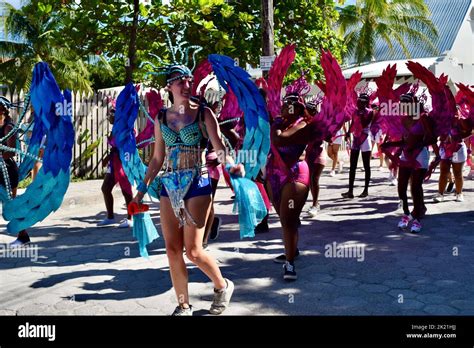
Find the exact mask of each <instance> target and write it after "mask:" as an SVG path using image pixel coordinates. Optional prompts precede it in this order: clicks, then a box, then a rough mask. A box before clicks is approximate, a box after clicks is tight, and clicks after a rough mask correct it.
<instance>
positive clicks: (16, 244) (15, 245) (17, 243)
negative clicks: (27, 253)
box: [8, 239, 29, 249]
mask: <svg viewBox="0 0 474 348" xmlns="http://www.w3.org/2000/svg"><path fill="white" fill-rule="evenodd" d="M28 243H29V242H22V241H21V240H19V239H15V240H14V241H13V242H11V243H10V244H9V245H8V246H9V247H10V248H11V249H15V248H20V247H22V246H23V245H26V244H28Z"/></svg>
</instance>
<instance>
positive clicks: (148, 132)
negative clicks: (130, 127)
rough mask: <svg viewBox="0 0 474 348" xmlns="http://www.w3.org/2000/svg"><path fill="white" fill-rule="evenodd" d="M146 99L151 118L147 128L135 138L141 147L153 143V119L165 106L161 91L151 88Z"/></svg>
mask: <svg viewBox="0 0 474 348" xmlns="http://www.w3.org/2000/svg"><path fill="white" fill-rule="evenodd" d="M146 99H147V101H148V114H149V115H150V117H151V119H149V118H147V121H146V126H145V128H144V129H143V130H142V131H141V132H140V133H139V134H138V135H137V137H136V139H135V140H136V143H137V147H138V148H139V149H141V148H143V147H146V146H148V145H150V144H151V143H153V136H154V131H155V124H154V123H153V121H152V120H154V119H155V118H156V116H157V115H158V112H159V111H160V109H161V108H163V100H162V99H161V95H160V93H159V92H157V91H155V90H150V91H149V92H147V93H146Z"/></svg>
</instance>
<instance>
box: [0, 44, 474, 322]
mask: <svg viewBox="0 0 474 348" xmlns="http://www.w3.org/2000/svg"><path fill="white" fill-rule="evenodd" d="M183 51H184V50H183ZM175 52H176V51H175ZM183 56H184V54H183ZM295 56H296V47H295V45H288V46H287V47H285V48H283V50H282V51H281V53H280V54H279V55H278V56H277V57H276V60H275V62H274V63H273V65H272V68H271V70H270V71H269V74H268V78H267V79H263V78H261V79H258V80H257V81H252V80H251V79H250V76H248V74H246V73H244V72H243V70H242V69H240V68H238V67H235V66H232V65H234V64H233V61H232V60H230V59H229V60H230V61H231V62H232V63H229V62H228V61H227V60H226V58H227V57H223V56H217V55H211V56H209V59H208V60H206V61H205V62H203V63H201V64H200V65H199V66H198V67H197V68H196V69H195V71H194V73H193V72H192V70H193V69H191V68H189V67H187V66H186V65H185V64H183V62H178V61H177V59H175V60H174V61H173V62H172V63H171V64H167V65H166V66H165V67H162V69H161V70H160V73H162V74H163V75H165V78H166V86H165V87H166V89H167V91H168V93H169V100H170V102H171V104H170V105H169V106H168V107H166V108H165V107H163V102H162V100H161V99H160V96H159V94H156V93H155V96H157V98H158V99H159V101H158V102H156V103H155V104H153V103H151V104H150V105H152V104H153V105H154V107H153V108H152V107H151V106H150V108H149V110H148V116H149V117H150V120H151V123H149V124H148V125H147V129H146V130H145V131H143V132H141V133H140V134H139V136H138V137H136V139H135V135H134V134H133V133H132V134H133V135H132V136H128V137H124V136H122V133H121V131H125V132H127V129H128V128H126V127H125V123H126V122H128V123H130V122H129V121H127V120H129V118H128V115H129V114H130V115H131V114H133V113H135V116H134V117H136V112H135V111H133V110H135V109H132V106H133V105H135V104H136V103H139V102H138V101H137V100H136V99H134V98H135V95H136V94H134V92H135V88H134V87H133V86H132V87H130V88H128V87H126V88H125V89H124V92H123V93H121V96H119V98H118V100H117V101H113V108H111V109H112V114H110V115H109V120H110V122H111V123H114V129H113V135H111V136H110V137H109V145H110V146H111V149H112V150H111V156H110V160H109V162H108V163H109V164H108V171H107V174H106V177H105V179H104V185H103V187H102V191H103V193H104V199H105V202H106V207H107V217H106V219H105V220H104V221H101V222H100V223H99V226H106V225H110V224H112V223H115V220H114V214H113V200H112V198H111V197H112V195H111V190H112V188H113V186H114V185H115V184H116V183H120V186H121V188H122V192H123V195H124V197H125V200H126V203H127V205H128V204H130V203H131V204H135V205H137V206H140V205H141V204H142V203H143V199H144V198H146V196H145V195H146V194H147V193H150V192H153V195H155V196H156V197H159V199H160V225H161V231H162V233H163V235H164V239H165V244H166V253H167V257H168V260H169V265H170V274H171V279H172V283H173V287H174V289H175V292H176V297H177V300H178V306H177V307H176V309H175V312H174V313H173V314H174V315H192V311H193V309H192V305H191V304H190V300H189V294H188V274H187V269H186V264H185V261H184V256H183V251H185V255H186V257H187V258H188V259H189V260H190V261H191V262H193V263H194V264H196V265H197V266H198V267H199V268H200V269H201V270H202V271H203V272H204V273H205V274H206V275H207V276H208V277H209V278H210V279H211V280H212V282H213V284H214V301H213V303H212V305H211V309H210V312H211V313H212V314H220V313H222V312H223V311H224V310H225V309H226V308H227V306H228V305H229V302H230V299H231V296H232V293H233V291H234V284H233V282H232V281H231V280H229V279H227V278H225V277H224V276H223V275H222V273H221V271H220V269H219V267H218V266H217V263H216V261H215V260H214V258H213V257H212V256H211V255H210V253H208V251H207V249H206V246H207V244H208V241H209V239H210V240H214V239H216V238H217V236H218V233H219V226H220V223H221V219H220V218H219V217H218V215H219V212H218V211H215V210H214V207H213V200H214V197H215V193H216V190H217V187H218V182H219V180H220V178H221V176H223V177H224V178H225V181H226V183H227V185H228V186H229V187H231V188H232V189H233V190H234V191H235V192H234V194H235V199H236V200H237V201H239V202H241V201H242V200H243V199H244V198H245V199H248V196H250V191H249V192H247V191H246V190H242V189H240V190H239V189H238V187H239V185H241V182H240V181H239V180H238V179H239V178H241V179H243V178H246V179H249V180H251V184H250V183H248V185H250V186H248V187H252V188H253V187H255V191H252V192H257V193H258V195H257V196H258V197H257V198H256V199H257V201H256V202H258V203H259V204H261V205H262V206H263V207H264V210H265V214H263V215H262V216H260V217H258V218H256V219H255V218H254V219H252V217H255V216H256V215H258V212H255V211H254V210H255V209H254V208H253V205H248V206H244V205H242V207H244V209H240V210H239V214H240V215H241V217H242V215H244V216H246V215H248V216H246V217H247V218H248V219H247V220H246V221H253V223H252V227H251V230H252V231H251V232H252V233H251V234H250V235H253V233H254V232H255V233H260V232H265V231H268V229H269V227H268V214H269V213H270V211H271V210H272V208H273V209H274V211H275V212H276V214H277V215H278V218H279V220H280V222H281V228H282V231H283V237H282V239H283V245H284V250H285V252H284V254H283V255H280V256H278V257H277V258H276V259H275V262H278V263H282V264H283V278H284V279H285V280H287V281H294V280H296V279H297V273H296V266H295V260H296V258H297V257H298V255H299V249H298V240H299V228H300V224H301V222H300V219H301V218H302V211H303V209H304V206H305V204H306V202H307V199H308V196H309V193H310V192H311V196H312V200H311V204H310V206H309V209H308V210H307V211H306V214H307V215H308V216H309V217H313V218H314V217H317V215H318V212H319V210H320V209H321V206H320V204H319V201H318V199H319V194H320V186H319V181H320V178H321V176H322V173H323V170H324V168H325V166H326V164H327V158H328V157H329V158H330V159H331V165H332V167H331V168H330V172H329V175H330V176H331V177H334V176H335V175H336V168H337V167H338V165H339V172H341V171H342V167H343V166H344V163H343V159H342V158H339V157H338V156H339V155H340V153H341V146H345V147H346V149H347V151H348V153H349V155H348V156H349V163H348V164H349V177H348V180H349V182H348V190H347V192H344V193H343V194H342V197H343V198H344V199H347V200H350V199H353V198H354V197H355V194H354V191H355V187H354V186H355V178H356V172H357V167H358V163H359V158H360V157H361V158H362V164H363V169H364V186H363V189H362V191H361V192H360V194H358V197H361V198H364V197H367V196H368V195H369V194H370V182H371V163H370V162H371V158H372V152H373V149H374V146H377V155H378V158H379V160H380V167H381V168H382V167H383V166H384V164H385V165H386V167H387V180H388V181H389V182H390V184H392V185H394V186H396V187H397V192H398V196H399V199H400V204H401V207H402V209H403V215H402V216H401V218H400V221H399V223H398V227H399V228H400V229H402V230H407V231H410V232H412V233H419V232H421V231H422V220H423V218H424V217H425V216H426V214H427V208H426V206H425V197H424V193H423V183H424V182H425V181H426V180H428V179H429V178H430V177H431V174H432V173H433V171H434V170H435V168H436V167H437V166H438V165H439V167H440V178H439V192H438V194H437V195H436V196H435V197H433V199H434V201H435V202H440V201H442V200H444V199H445V197H446V195H447V194H448V193H450V192H452V190H453V189H454V190H455V200H456V201H458V202H462V201H463V199H464V198H463V191H462V189H463V180H464V178H463V169H464V166H466V165H467V166H468V167H469V168H470V173H469V176H470V177H472V176H473V173H474V165H473V163H472V160H471V153H472V150H473V148H474V147H473V145H474V138H473V137H472V134H473V128H474V89H473V88H472V87H470V86H466V85H463V84H457V87H458V92H457V94H456V95H453V92H452V90H451V89H450V88H449V87H448V84H447V83H448V78H447V77H446V76H444V75H442V76H438V77H437V76H434V75H433V73H431V72H430V71H429V70H428V69H426V68H424V67H423V66H421V65H420V64H418V63H414V62H408V63H407V65H408V69H409V70H410V71H411V73H412V74H413V77H414V79H415V81H416V82H414V83H412V84H411V83H404V84H402V85H400V86H395V79H396V76H397V73H396V66H390V65H389V66H388V67H387V68H386V69H385V70H384V71H383V73H382V74H381V76H380V77H378V78H377V79H375V85H376V88H374V89H370V88H368V85H367V84H365V85H364V84H363V83H361V78H362V75H361V74H360V73H355V74H354V75H352V76H351V77H350V78H349V79H348V80H346V79H345V77H344V75H343V73H342V71H341V68H340V67H339V65H338V63H337V61H336V60H335V59H334V57H333V56H332V55H331V53H330V52H326V51H322V52H321V57H320V60H321V66H322V67H323V70H324V82H318V83H317V85H318V87H319V89H320V91H321V92H320V93H319V94H318V95H312V94H311V90H312V88H311V86H310V84H309V83H308V82H307V81H306V78H305V74H304V72H302V74H301V76H300V78H298V79H297V80H295V81H293V82H292V83H290V84H289V85H287V86H285V87H284V88H283V82H284V79H285V75H286V72H287V71H288V69H289V67H290V65H291V64H292V62H293V60H294V59H295ZM239 69H240V70H239ZM212 73H214V74H215V75H216V77H217V79H218V81H219V83H220V84H221V85H222V86H223V88H224V89H225V91H226V94H225V97H224V99H223V100H222V101H219V102H215V103H212V104H211V103H208V102H207V101H206V98H205V96H206V84H205V83H203V81H204V79H205V77H207V76H208V75H209V74H212ZM421 84H423V85H424V86H425V87H421ZM199 87H200V88H199ZM283 89H284V90H285V93H284V95H283V96H282V90H283ZM0 102H1V103H0V115H1V119H0V120H2V121H3V126H2V128H1V129H2V131H3V135H5V134H6V133H7V132H8V127H9V122H8V118H7V117H8V108H9V104H8V103H7V102H4V101H3V99H2V100H0ZM135 102H136V103H135ZM134 103H135V104H134ZM133 107H136V108H138V106H137V105H135V106H133ZM152 109H153V110H152ZM114 112H116V113H118V114H119V117H115V121H114ZM130 117H131V116H130ZM124 120H125V121H124ZM132 121H133V120H132ZM132 123H133V122H132ZM132 127H133V125H132ZM144 132H145V133H147V134H148V135H149V136H150V137H149V139H145V140H144V135H143V134H144ZM126 134H129V133H126ZM140 136H141V138H140ZM125 138H126V140H124V139H125ZM130 139H131V140H130ZM128 141H131V142H132V144H133V145H134V146H138V145H139V144H145V145H150V146H152V148H153V151H152V156H151V159H150V161H149V163H148V164H147V167H145V166H144V165H143V164H142V163H141V162H140V160H139V159H138V162H134V160H128V159H127V161H125V160H124V157H123V156H122V155H123V153H125V152H127V153H129V154H130V148H129V145H128V144H129V143H127V142H128ZM346 149H342V150H343V151H345V150H346ZM252 151H253V152H256V155H255V156H252V155H249V153H251V152H252ZM245 155H246V156H245ZM4 157H5V158H6V162H7V161H8V153H4ZM249 158H254V159H256V160H254V161H250V160H249ZM262 158H263V159H262ZM142 166H143V167H142ZM8 168H9V169H8V170H13V169H10V168H14V166H13V165H11V166H8ZM137 168H138V169H137ZM9 174H10V176H11V177H12V178H15V175H12V174H11V173H9ZM15 183H16V181H15ZM242 183H243V181H242ZM134 184H136V186H137V193H136V194H135V196H134V197H133V196H132V185H134ZM408 186H410V191H411V198H412V207H411V208H410V206H409V201H408V192H407V191H408ZM245 196H247V197H245ZM254 198H255V197H254ZM241 217H239V222H240V223H241V229H242V228H243V227H242V226H244V224H243V222H242V221H241V220H240V219H241ZM242 219H243V218H242ZM132 224H133V222H132V220H131V216H130V215H129V216H128V218H127V219H126V220H124V221H123V222H122V223H121V225H120V226H121V227H131V226H132ZM245 226H247V227H248V224H247V225H245ZM241 233H242V232H241ZM428 233H429V232H428Z"/></svg>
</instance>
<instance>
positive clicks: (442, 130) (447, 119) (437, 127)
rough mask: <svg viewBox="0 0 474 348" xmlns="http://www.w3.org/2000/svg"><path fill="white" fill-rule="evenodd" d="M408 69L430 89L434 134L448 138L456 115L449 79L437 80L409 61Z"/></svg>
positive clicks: (427, 71) (423, 68) (426, 70)
mask: <svg viewBox="0 0 474 348" xmlns="http://www.w3.org/2000/svg"><path fill="white" fill-rule="evenodd" d="M407 67H408V70H410V71H411V72H412V73H413V76H414V77H415V78H417V79H419V80H420V81H422V82H423V83H424V84H425V85H426V86H427V87H428V91H429V92H430V94H431V106H432V111H431V112H430V117H431V118H432V120H433V122H434V134H435V135H436V136H447V135H448V134H449V131H450V129H451V124H452V121H453V118H454V115H455V114H456V102H455V100H454V96H453V95H452V93H451V90H449V88H448V87H447V82H448V77H447V76H446V75H444V74H442V75H441V76H440V77H439V78H437V77H436V76H435V75H434V74H433V73H432V72H431V71H429V70H428V69H427V68H425V67H424V66H422V65H421V64H420V63H415V62H411V61H409V62H407Z"/></svg>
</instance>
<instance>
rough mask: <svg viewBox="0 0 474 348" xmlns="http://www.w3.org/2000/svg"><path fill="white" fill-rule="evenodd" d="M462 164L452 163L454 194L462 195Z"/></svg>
mask: <svg viewBox="0 0 474 348" xmlns="http://www.w3.org/2000/svg"><path fill="white" fill-rule="evenodd" d="M463 167H464V163H453V172H454V184H455V185H456V194H458V195H459V194H461V193H462V188H463V185H464V178H463V176H462V169H463Z"/></svg>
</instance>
